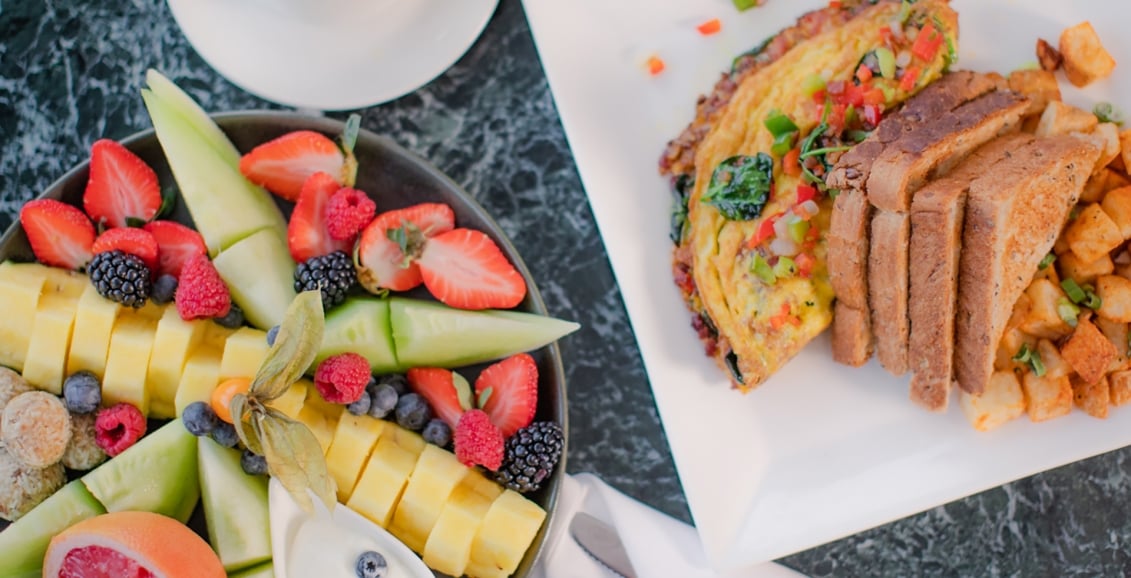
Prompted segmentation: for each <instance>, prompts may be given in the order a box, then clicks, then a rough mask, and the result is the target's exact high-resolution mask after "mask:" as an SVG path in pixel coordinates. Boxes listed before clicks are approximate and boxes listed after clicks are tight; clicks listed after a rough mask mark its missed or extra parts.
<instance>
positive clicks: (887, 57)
mask: <svg viewBox="0 0 1131 578" xmlns="http://www.w3.org/2000/svg"><path fill="white" fill-rule="evenodd" d="M876 62H878V63H879V65H880V76H882V77H884V78H887V79H892V80H894V79H895V53H894V52H892V51H891V49H890V48H888V47H886V46H881V47H879V48H877V49H876Z"/></svg>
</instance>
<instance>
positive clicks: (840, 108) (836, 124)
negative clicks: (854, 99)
mask: <svg viewBox="0 0 1131 578" xmlns="http://www.w3.org/2000/svg"><path fill="white" fill-rule="evenodd" d="M847 109H848V106H847V105H844V104H834V105H832V106H831V107H829V117H828V118H827V119H825V122H827V123H828V124H829V134H839V133H840V131H842V130H844V112H845V111H846V110H847Z"/></svg>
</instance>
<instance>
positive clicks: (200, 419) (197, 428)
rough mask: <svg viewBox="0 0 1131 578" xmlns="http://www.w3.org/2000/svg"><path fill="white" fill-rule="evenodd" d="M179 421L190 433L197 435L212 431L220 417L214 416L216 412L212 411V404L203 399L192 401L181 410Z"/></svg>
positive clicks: (204, 434)
mask: <svg viewBox="0 0 1131 578" xmlns="http://www.w3.org/2000/svg"><path fill="white" fill-rule="evenodd" d="M181 422H183V423H184V424H185V429H187V430H188V432H189V433H190V434H192V435H194V436H197V437H199V436H206V435H208V434H210V433H212V431H213V430H215V429H216V424H218V423H219V422H220V419H219V418H217V417H216V412H214V411H212V406H210V405H208V404H207V403H204V402H203V401H194V402H192V403H190V404H188V407H186V408H185V411H183V412H181ZM233 431H235V430H233Z"/></svg>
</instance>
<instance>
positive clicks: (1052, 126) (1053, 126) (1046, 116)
mask: <svg viewBox="0 0 1131 578" xmlns="http://www.w3.org/2000/svg"><path fill="white" fill-rule="evenodd" d="M1099 123H1100V119H1098V118H1096V115H1094V114H1092V113H1090V112H1088V111H1086V110H1084V109H1082V108H1076V107H1075V106H1072V105H1071V104H1065V103H1063V102H1060V101H1056V100H1054V101H1050V102H1049V103H1048V105H1047V106H1045V110H1044V112H1042V113H1041V120H1040V121H1038V122H1037V130H1036V131H1035V133H1036V134H1037V135H1038V136H1050V135H1056V134H1066V133H1070V132H1081V133H1086V132H1091V130H1092V129H1093V128H1095V127H1096V125H1097V124H1099Z"/></svg>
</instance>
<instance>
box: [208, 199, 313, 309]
mask: <svg viewBox="0 0 1131 578" xmlns="http://www.w3.org/2000/svg"><path fill="white" fill-rule="evenodd" d="M240 178H243V177H240ZM284 239H285V237H279V236H277V235H276V234H275V232H274V231H273V230H271V229H263V230H260V231H256V232H254V233H252V234H251V235H249V236H248V237H246V238H244V239H241V240H239V241H236V242H235V243H234V244H232V245H230V246H228V247H226V248H225V249H224V250H223V251H220V253H219V254H218V255H216V256H215V257H214V258H213V260H212V264H213V265H215V266H216V271H218V272H219V273H220V277H221V278H222V279H224V283H225V284H227V285H228V290H229V291H231V292H232V300H233V301H235V302H236V305H239V306H240V308H241V309H243V314H244V317H246V318H247V321H248V323H251V324H252V325H253V326H255V327H258V328H259V329H262V330H264V331H266V330H268V329H270V328H271V327H272V326H274V325H278V324H280V323H282V322H283V316H284V315H286V313H287V308H288V307H290V305H291V301H294V298H295V262H294V261H293V260H291V254H290V252H289V251H288V250H287V242H286V241H285V240H284Z"/></svg>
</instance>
